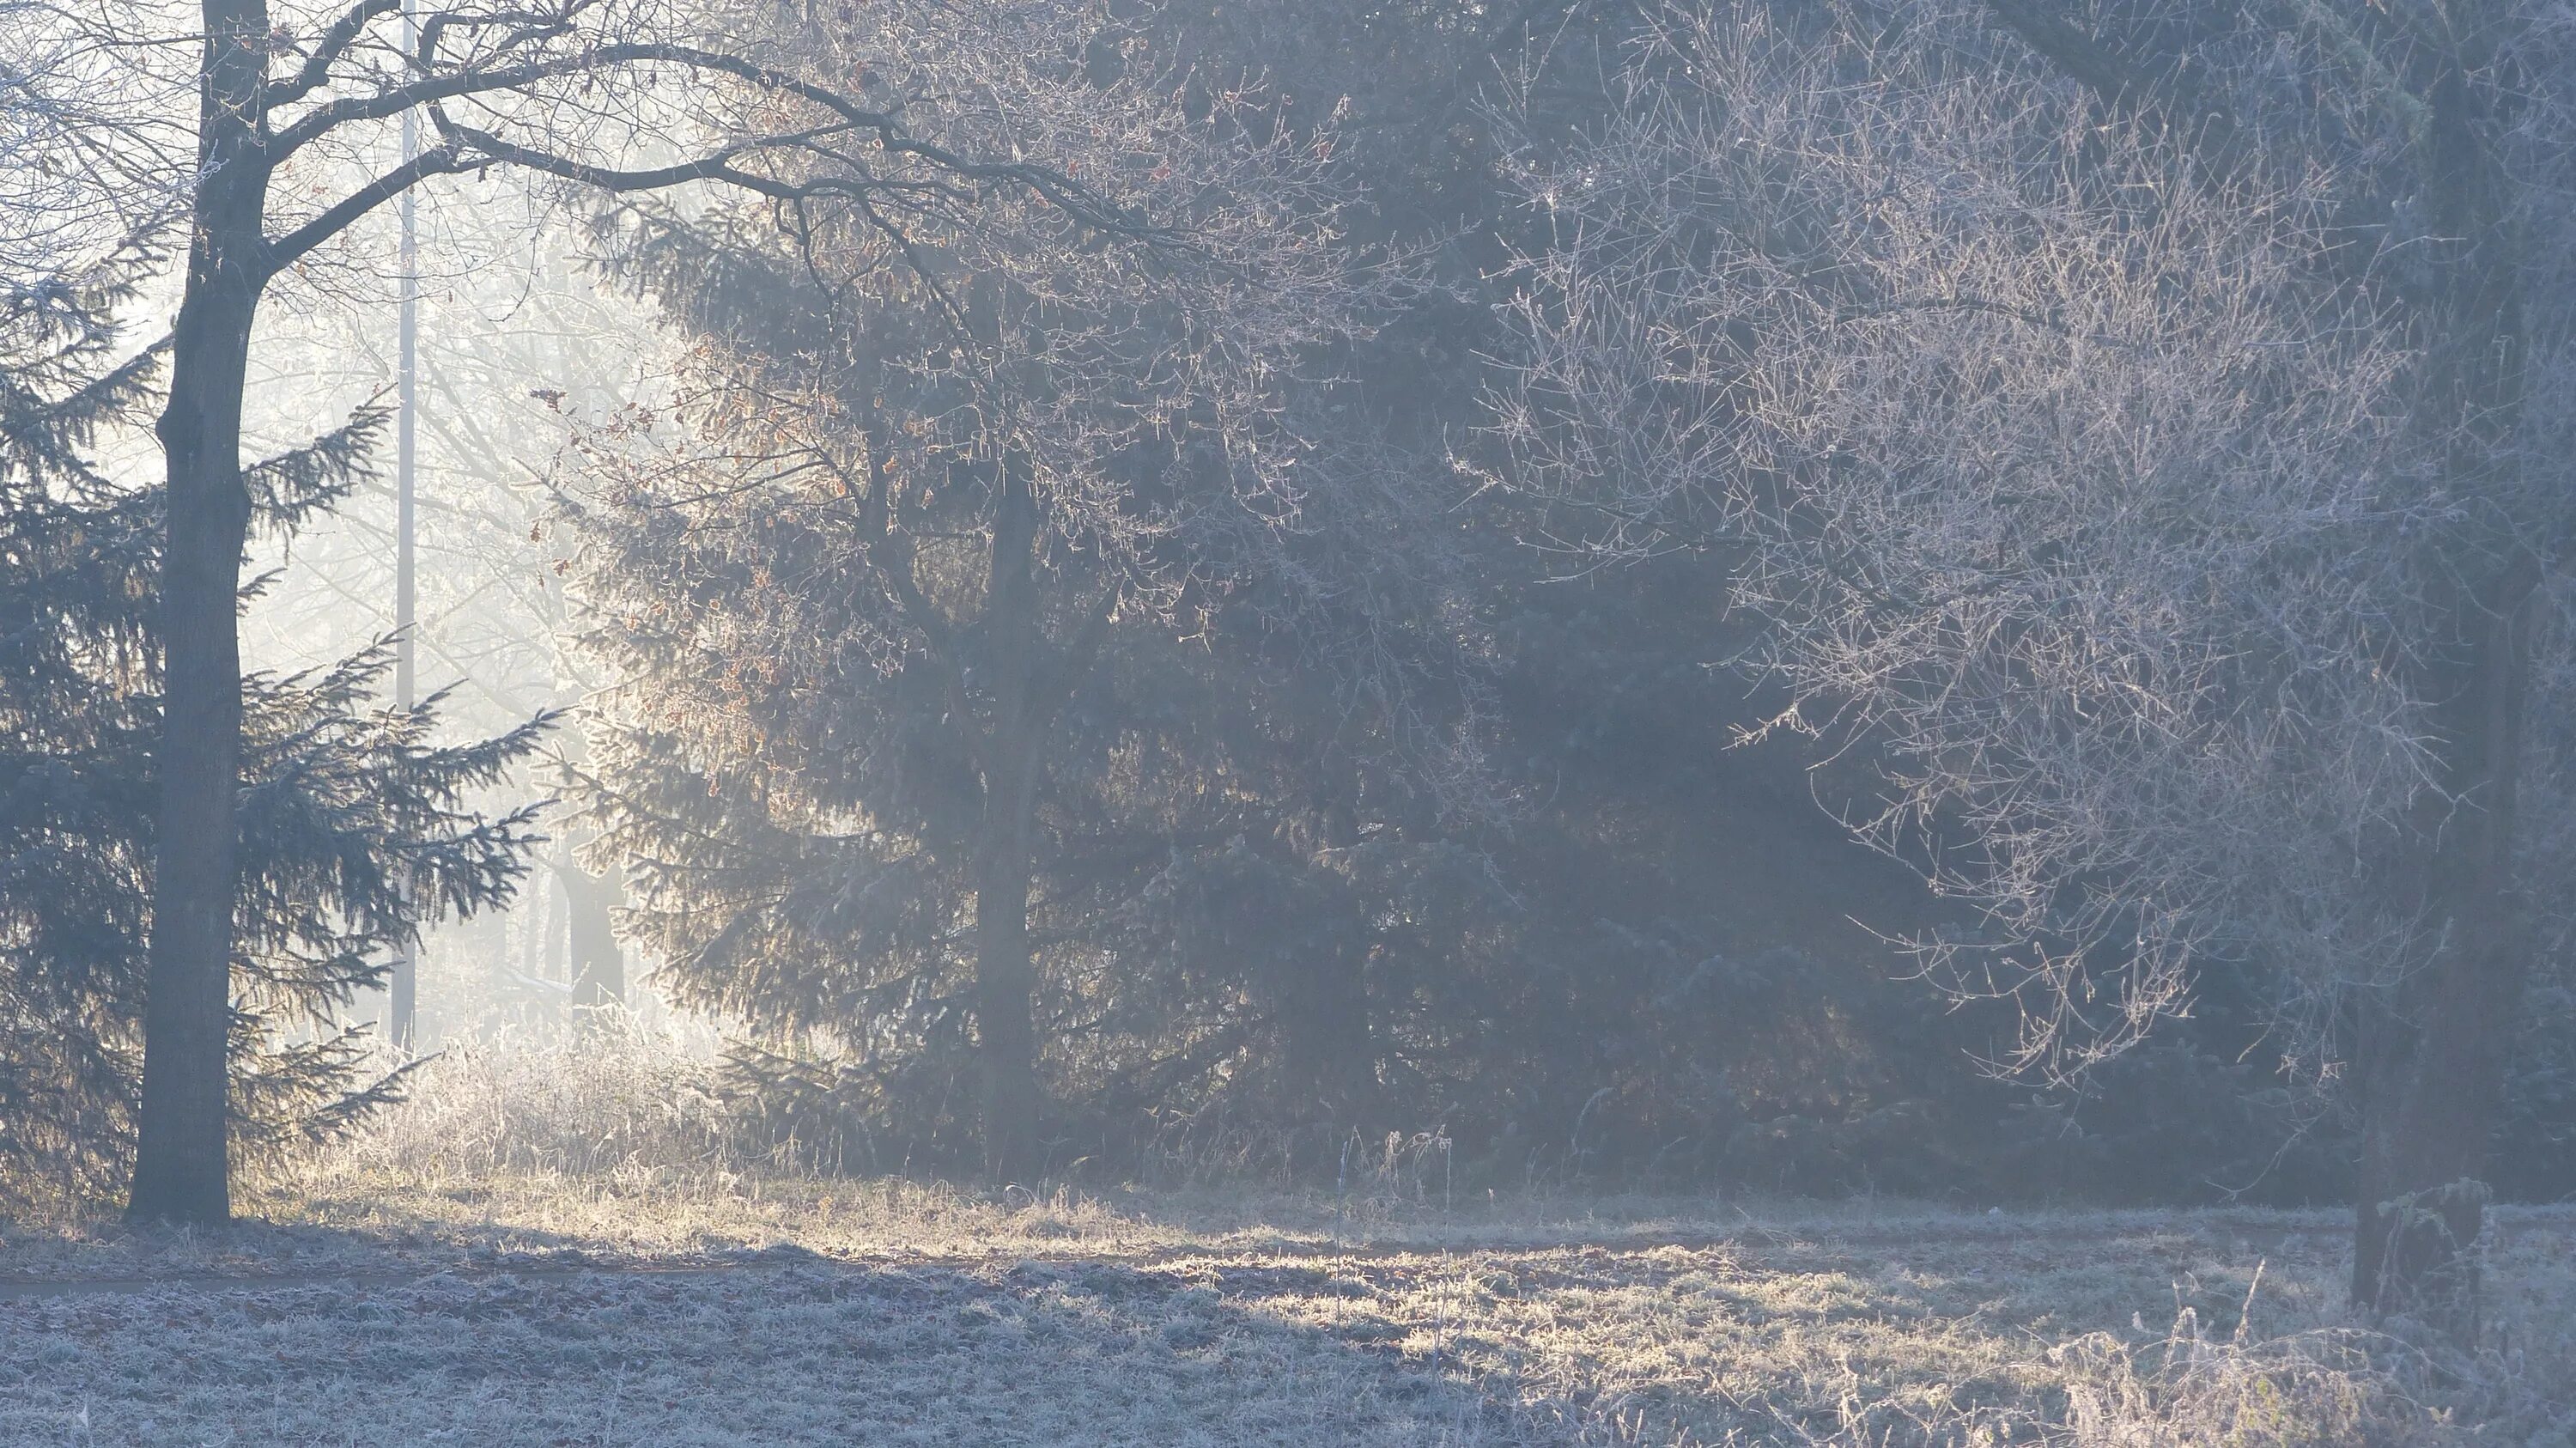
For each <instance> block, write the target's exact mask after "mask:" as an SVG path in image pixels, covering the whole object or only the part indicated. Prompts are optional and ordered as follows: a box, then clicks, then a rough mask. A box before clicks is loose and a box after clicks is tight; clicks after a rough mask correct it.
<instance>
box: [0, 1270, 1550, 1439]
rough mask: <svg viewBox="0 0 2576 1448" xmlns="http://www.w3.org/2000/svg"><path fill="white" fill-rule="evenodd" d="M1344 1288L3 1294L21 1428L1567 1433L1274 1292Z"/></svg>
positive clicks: (370, 1279)
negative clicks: (1299, 1315) (1548, 1429)
mask: <svg viewBox="0 0 2576 1448" xmlns="http://www.w3.org/2000/svg"><path fill="white" fill-rule="evenodd" d="M261 1234H262V1229H257V1228H253V1229H251V1231H250V1235H261ZM276 1245H279V1244H277V1243H276V1242H274V1241H271V1242H267V1243H264V1244H263V1246H264V1247H274V1246H276ZM313 1245H316V1246H320V1245H324V1244H313ZM344 1245H345V1244H344ZM281 1265H282V1264H280V1263H276V1262H274V1261H272V1262H270V1263H269V1264H268V1267H267V1270H268V1271H270V1272H271V1273H275V1272H276V1271H277V1269H278V1268H279V1267H280V1266H281ZM1349 1290H1350V1289H1348V1288H1346V1287H1342V1286H1337V1284H1336V1281H1335V1279H1334V1278H1333V1277H1331V1276H1330V1274H1325V1273H1321V1272H1318V1271H1315V1270H1313V1269H1307V1268H1300V1267H1262V1268H1244V1269H1239V1270H1238V1269H1223V1270H1203V1271H1196V1272H1183V1271H1173V1270H1160V1269H1152V1268H1138V1267H1132V1266H1122V1265H1118V1264H1111V1263H1098V1262H1082V1263H1035V1262H1030V1263H1018V1264H1011V1265H1004V1264H993V1265H989V1266H982V1267H971V1268H970V1267H957V1266H936V1265H924V1266H921V1267H917V1268H898V1267H887V1266H873V1267H861V1266H849V1265H829V1264H819V1263H818V1264H796V1263H788V1264H785V1265H776V1264H771V1265H761V1266H745V1267H737V1268H732V1269H722V1270H714V1269H703V1268H700V1269H691V1270H685V1271H667V1272H657V1271H631V1270H630V1271H618V1272H592V1271H584V1270H581V1269H579V1268H578V1267H575V1266H570V1265H566V1264H563V1263H560V1262H557V1263H551V1264H548V1263H543V1262H542V1261H541V1260H540V1259H537V1258H534V1257H531V1258H530V1259H528V1260H526V1261H522V1262H518V1263H513V1264H471V1265H469V1264H460V1265H458V1266H453V1267H449V1268H444V1269H438V1270H431V1271H427V1272H422V1271H419V1270H414V1271H411V1272H408V1273H393V1272H382V1271H377V1272H346V1273H338V1274H332V1273H327V1272H310V1273H304V1272H299V1273H297V1274H295V1275H294V1276H291V1277H277V1276H271V1277H269V1278H264V1279H260V1280H248V1279H240V1278H234V1279H222V1278H216V1277H209V1276H203V1275H191V1276H189V1277H187V1278H186V1279H185V1280H181V1281H176V1282H166V1283H162V1284H158V1285H155V1286H152V1287H150V1288H148V1289H144V1290H118V1291H96V1290H90V1291H81V1292H77V1293H72V1294H62V1293H56V1294H53V1295H44V1296H36V1295H21V1296H18V1297H15V1298H13V1299H10V1300H0V1341H6V1342H7V1344H8V1347H9V1350H8V1352H7V1353H6V1355H5V1359H0V1442H7V1443H10V1444H27V1445H39V1444H48V1443H64V1444H79V1445H82V1448H87V1445H89V1444H91V1443H94V1442H95V1443H118V1444H128V1443H130V1444H164V1443H167V1444H181V1443H185V1444H202V1443H219V1444H228V1443H239V1444H253V1443H258V1444H269V1443H297V1444H304V1443H313V1444H348V1445H361V1444H363V1445H379V1444H382V1445H392V1444H403V1445H410V1444H420V1443H438V1442H457V1443H473V1444H485V1443H490V1444H547V1445H572V1444H583V1445H603V1448H605V1445H621V1448H622V1445H646V1444H671V1445H737V1444H739V1445H751V1444H760V1445H774V1444H805V1443H813V1444H851V1443H867V1444H877V1443H886V1444H909V1443H923V1444H927V1443H943V1444H946V1443H978V1444H1000V1443H1028V1444H1054V1443H1101V1442H1120V1443H1157V1444H1166V1443H1169V1444H1269V1443H1277V1444H1291V1443H1294V1444H1317V1443H1354V1444H1381V1443H1383V1444H1438V1443H1449V1444H1464V1443H1492V1444H1505V1443H1509V1444H1520V1443H1534V1442H1543V1441H1560V1440H1557V1439H1555V1438H1553V1437H1552V1436H1551V1435H1549V1434H1547V1433H1543V1432H1541V1431H1540V1430H1539V1429H1538V1428H1537V1427H1536V1426H1535V1425H1534V1424H1532V1423H1530V1422H1528V1421H1526V1420H1518V1419H1516V1418H1515V1415H1514V1414H1513V1413H1511V1412H1510V1411H1509V1410H1508V1409H1506V1408H1504V1407H1503V1406H1501V1405H1499V1404H1497V1403H1493V1402H1489V1401H1487V1400H1485V1399H1484V1398H1482V1397H1480V1396H1479V1395H1478V1394H1477V1393H1476V1392H1474V1391H1472V1390H1471V1389H1469V1388H1467V1387H1464V1386H1462V1385H1460V1384H1458V1383H1455V1382H1452V1381H1448V1380H1446V1379H1444V1378H1443V1377H1442V1376H1441V1375H1440V1374H1437V1373H1434V1372H1431V1371H1429V1370H1428V1367H1427V1365H1425V1364H1421V1363H1417V1362H1413V1361H1409V1360H1408V1359H1407V1357H1406V1356H1405V1353H1404V1351H1403V1349H1402V1347H1401V1344H1400V1339H1401V1337H1402V1333H1403V1329H1401V1328H1400V1327H1398V1326H1396V1325H1395V1324H1392V1323H1389V1322H1387V1321H1385V1320H1384V1319H1381V1318H1379V1317H1377V1316H1376V1315H1374V1314H1372V1313H1371V1312H1369V1311H1368V1310H1367V1309H1366V1305H1365V1304H1364V1303H1361V1302H1358V1301H1353V1302H1352V1303H1351V1304H1350V1307H1351V1311H1349V1312H1348V1313H1347V1314H1345V1315H1344V1320H1343V1321H1342V1322H1341V1323H1339V1324H1335V1323H1333V1322H1331V1321H1329V1320H1326V1321H1322V1322H1315V1321H1306V1322H1299V1321H1293V1320H1291V1317H1290V1316H1289V1315H1287V1314H1282V1313H1279V1312H1275V1311H1269V1310H1264V1306H1263V1304H1264V1303H1266V1302H1267V1301H1269V1300H1270V1299H1274V1298H1278V1297H1281V1296H1292V1297H1295V1298H1297V1299H1298V1300H1299V1301H1300V1302H1301V1303H1303V1304H1305V1305H1307V1306H1308V1307H1309V1308H1311V1307H1312V1304H1313V1303H1314V1301H1315V1300H1316V1299H1318V1298H1329V1297H1331V1296H1332V1295H1333V1294H1335V1293H1344V1294H1347V1293H1348V1292H1349ZM1308 1315H1309V1316H1311V1315H1312V1314H1311V1312H1309V1314H1308Z"/></svg>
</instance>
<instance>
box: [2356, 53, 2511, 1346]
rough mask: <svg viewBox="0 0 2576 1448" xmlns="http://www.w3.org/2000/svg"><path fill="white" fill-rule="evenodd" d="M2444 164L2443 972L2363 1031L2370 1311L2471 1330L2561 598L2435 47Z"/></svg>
mask: <svg viewBox="0 0 2576 1448" xmlns="http://www.w3.org/2000/svg"><path fill="white" fill-rule="evenodd" d="M2415 59H2416V60H2417V61H2418V62H2419V65H2420V69H2419V70H2418V72H2417V74H2416V75H2415V76H2414V77H2413V79H2414V81H2415V83H2416V86H2417V88H2418V89H2419V91H2420V93H2421V94H2423V95H2424V96H2425V97H2426V99H2427V102H2428V106H2427V117H2428V119H2427V130H2426V137H2425V142H2424V145H2423V148H2422V156H2423V163H2424V169H2423V173H2422V174H2423V178H2424V202H2425V223H2426V225H2425V232H2426V234H2425V236H2424V237H2423V238H2422V242H2423V247H2424V250H2425V251H2426V253H2427V254H2428V256H2429V258H2430V259H2431V261H2432V263H2433V266H2432V270H2431V276H2432V285H2431V287H2430V288H2429V290H2428V292H2427V293H2426V295H2425V296H2424V297H2423V298H2422V300H2421V302H2420V304H2419V305H2420V313H2419V318H2418V326H2419V328H2420V329H2421V335H2422V338H2423V345H2424V349H2425V355H2426V358H2427V362H2428V368H2427V389H2426V393H2425V398H2424V402H2423V404H2422V406H2423V419H2422V420H2423V422H2424V424H2425V426H2426V428H2427V432H2428V435H2429V436H2431V437H2434V438H2436V439H2440V440H2441V441H2442V442H2443V443H2444V444H2445V445H2446V446H2447V447H2448V448H2449V449H2450V450H2451V453H2452V456H2451V459H2450V462H2449V472H2450V475H2451V477H2450V480H2451V490H2452V493H2453V496H2455V497H2456V498H2458V499H2459V500H2460V501H2461V503H2462V504H2463V505H2464V509H2463V511H2464V513H2465V514H2466V522H2465V524H2464V526H2463V528H2462V531H2461V533H2460V535H2459V536H2458V537H2456V538H2453V539H2450V540H2447V541H2448V543H2449V545H2450V546H2449V547H2448V548H2447V549H2446V551H2445V557H2444V559H2443V562H2444V563H2446V564H2447V565H2448V567H2449V569H2450V570H2451V572H2452V573H2453V575H2454V577H2455V578H2456V579H2457V580H2458V581H2456V582H2454V583H2453V584H2452V585H2451V587H2450V589H2449V598H2448V599H2447V601H2446V603H2447V606H2446V608H2445V609H2444V610H2443V611H2444V613H2445V614H2446V615H2447V617H2446V621H2445V623H2444V624H2443V626H2442V627H2441V629H2440V631H2439V633H2438V635H2437V636H2436V637H2434V638H2432V639H2429V640H2426V641H2425V643H2426V645H2427V649H2426V653H2427V655H2428V662H2427V664H2426V667H2425V669H2424V678H2423V681H2422V685H2421V688H2422V692H2423V697H2424V698H2425V700H2426V702H2427V703H2428V704H2429V705H2430V706H2431V708H2432V711H2433V723H2434V731H2435V735H2436V741H2437V748H2438V751H2439V755H2440V760H2441V779H2440V781H2439V783H2440V789H2439V791H2438V792H2435V793H2430V794H2428V796H2427V797H2426V799H2425V800H2424V801H2423V802H2422V804H2421V806H2420V809H2419V814H2418V818H2417V821H2416V823H2415V834H2416V836H2417V838H2418V839H2419V840H2420V841H2422V851H2423V854H2422V872H2423V878H2422V883H2421V890H2422V895H2421V901H2422V905H2421V910H2420V917H2421V920H2422V923H2423V926H2424V928H2425V929H2426V930H2427V932H2428V938H2429V939H2430V941H2431V950H2430V953H2429V956H2428V958H2427V960H2426V961H2425V963H2424V964H2423V965H2422V966H2421V967H2420V968H2418V969H2417V970H2416V971H2415V973H2414V974H2413V975H2412V976H2411V977H2410V978H2409V979H2407V980H2406V981H2404V982H2402V983H2401V984H2400V985H2399V987H2398V988H2397V990H2396V992H2395V994H2394V998H2393V999H2391V1000H2388V1001H2385V1002H2374V1003H2372V1004H2371V1005H2370V1006H2369V1007H2367V1008H2366V1012H2365V1016H2364V1019H2363V1020H2362V1021H2361V1023H2360V1039H2359V1040H2358V1041H2357V1042H2356V1043H2355V1044H2356V1047H2357V1060H2356V1063H2355V1064H2356V1070H2357V1075H2358V1077H2359V1081H2358V1085H2359V1089H2360V1093H2361V1113H2362V1143H2361V1161H2360V1163H2359V1167H2360V1171H2359V1178H2358V1183H2357V1185H2358V1191H2357V1193H2356V1196H2355V1209H2356V1212H2357V1218H2356V1221H2355V1224H2354V1225H2355V1237H2354V1250H2353V1270H2352V1297H2353V1302H2354V1303H2355V1304H2356V1305H2357V1306H2360V1307H2363V1308H2364V1309H2365V1310H2368V1311H2372V1312H2375V1313H2380V1314H2383V1315H2384V1314H2389V1313H2401V1312H2402V1313H2404V1314H2406V1315H2408V1316H2412V1317H2416V1318H2419V1319H2422V1320H2425V1321H2428V1322H2431V1323H2433V1324H2435V1325H2437V1326H2440V1327H2443V1328H2446V1329H2448V1330H2450V1331H2453V1332H2455V1333H2461V1334H2466V1333H2469V1332H2473V1331H2474V1330H2475V1328H2476V1325H2477V1298H2478V1291H2477V1289H2478V1283H2477V1274H2476V1260H2475V1258H2474V1256H2473V1255H2472V1248H2473V1247H2474V1244H2475V1243H2476V1241H2477V1238H2478V1234H2479V1231H2480V1229H2481V1227H2482V1226H2483V1224H2484V1217H2485V1202H2486V1197H2487V1189H2486V1186H2485V1184H2484V1182H2483V1181H2481V1180H2480V1178H2481V1177H2483V1176H2484V1174H2485V1171H2486V1156H2487V1143H2488V1141H2489V1139H2490V1138H2491V1137H2492V1136H2493V1135H2494V1133H2495V1127H2496V1121H2497V1116H2498V1113H2499V1110H2500V1108H2501V1104H2502V1097H2503V1090H2504V1069H2505V1061H2506V1056H2507V1053H2508V1051H2509V1049H2510V1046H2511V1044H2512V1040H2513V1018H2514V1013H2515V1012H2516V1011H2517V1010H2518V1009H2519V1008H2520V1007H2521V1004H2522V995H2523V989H2524V986H2525V983H2526V981H2527V980H2528V978H2529V975H2530V967H2531V952H2532V938H2531V931H2530V927H2529V924H2528V910H2527V909H2526V907H2525V905H2524V903H2523V901H2522V900H2521V898H2520V896H2519V895H2518V893H2517V892H2516V890H2515V881H2514V864H2515V860H2514V843H2515V840H2514V835H2515V828H2514V825H2515V821H2514V804H2515V798H2514V797H2515V792H2516V785H2517V782H2518V776H2519V773H2520V768H2521V762H2522V724H2523V708H2524V699H2525V696H2526V695H2527V693H2528V692H2529V682H2530V673H2531V622H2532V613H2533V609H2534V594H2535V589H2536V587H2537V584H2538V582H2539V575H2538V569H2537V567H2536V563H2537V560H2536V559H2535V558H2534V557H2532V556H2531V555H2530V553H2529V551H2528V550H2529V548H2530V546H2531V542H2530V540H2525V539H2522V538H2518V537H2516V536H2514V535H2513V532H2512V521H2511V519H2512V512H2511V509H2510V506H2509V505H2508V506H2504V507H2496V506H2494V505H2493V503H2492V501H2491V500H2494V499H2497V498H2498V497H2499V496H2500V495H2501V496H2503V497H2506V498H2509V497H2510V495H2511V490H2512V489H2513V488H2514V487H2515V486H2516V483H2517V478H2516V477H2515V472H2516V470H2517V464H2516V463H2515V462H2514V461H2513V453H2514V448H2515V444H2516V443H2517V442H2518V441H2519V438H2518V436H2517V434H2518V433H2519V431H2520V428H2521V419H2522V407H2523V403H2524V390H2525V388H2526V386H2527V385H2528V384H2527V379H2526V377H2525V373H2524V356H2525V351H2526V346H2527V343H2526V339H2525V337H2524V335H2523V333H2524V325H2525V324H2524V307H2523V296H2522V287H2523V277H2522V258H2521V257H2520V255H2519V254H2518V246H2517V240H2518V234H2517V230H2516V228H2517V226H2518V222H2517V220H2516V217H2515V210H2516V208H2515V204H2514V201H2513V198H2512V182H2511V179H2510V178H2509V177H2508V176H2507V175H2506V174H2505V171H2504V165H2503V160H2502V158H2501V157H2500V156H2498V155H2497V154H2496V152H2495V149H2494V147H2493V145H2492V143H2491V141H2490V139H2489V138H2488V136H2487V135H2486V128H2487V127H2488V125H2489V124H2490V123H2492V122H2493V121H2494V120H2495V117H2494V116H2492V115H2491V114H2489V113H2487V112H2488V108H2487V107H2485V106H2484V105H2482V104H2481V102H2480V100H2479V97H2478V93H2477V91H2476V90H2475V88H2474V87H2473V86H2472V85H2471V83H2470V81H2469V79H2468V71H2469V69H2470V63H2469V61H2468V60H2467V59H2465V58H2464V57H2463V56H2462V55H2460V54H2458V53H2445V52H2438V51H2426V52H2422V53H2420V54H2419V55H2417V56H2416V57H2415Z"/></svg>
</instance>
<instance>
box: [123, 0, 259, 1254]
mask: <svg viewBox="0 0 2576 1448" xmlns="http://www.w3.org/2000/svg"><path fill="white" fill-rule="evenodd" d="M203 13H204V18H205V27H206V41H205V56H204V60H203V64H202V68H201V72H200V87H201V89H200V94H199V111H198V156H199V162H200V166H199V181H198V187H197V196H196V201H195V206H194V215H193V218H192V219H193V222H194V225H193V228H192V234H191V238H190V243H189V249H188V275H187V285H186V291H185V293H184V294H183V296H182V299H181V302H180V307H179V317H178V322H177V324H176V328H175V331H174V335H173V337H172V346H171V353H170V393H169V400H168V403H167V405H166V407H165V408H164V410H163V412H162V414H161V419H160V423H159V426H158V429H157V430H158V432H159V434H160V439H161V446H162V451H163V454H164V456H165V458H166V459H167V462H168V466H169V501H168V518H167V523H166V527H167V530H168V531H167V537H166V546H165V552H164V554H163V559H162V580H161V594H162V597H161V607H162V651H163V652H162V670H163V703H162V709H163V713H162V729H163V737H162V748H161V757H160V759H159V760H158V761H157V762H158V765H159V770H160V781H159V785H160V818H159V819H158V821H157V822H156V825H155V834H154V840H155V849H156V854H155V861H154V869H153V877H152V939H151V943H150V951H149V958H148V967H147V975H146V984H145V992H146V994H145V999H144V1012H143V1032H144V1045H143V1090H142V1100H141V1103H140V1107H139V1111H138V1117H137V1123H136V1140H135V1166H134V1185H133V1191H132V1195H131V1197H130V1198H129V1200H128V1203H127V1208H126V1215H127V1217H128V1218H129V1219H130V1220H136V1221H167V1222H182V1223H191V1224H215V1223H221V1222H225V1221H228V1220H230V1218H231V1216H232V1185H231V1164H230V1149H229V1148H230V1143H229V1140H228V1126H227V1123H228V1119H229V1111H228V1109H227V1108H228V1097H229V1080H230V1073H229V1070H228V1062H227V1055H228V1045H229V1040H228V1037H229V1026H230V1018H231V977H232V950H233V902H234V894H235V887H236V883H237V875H238V866H239V862H238V855H239V831H238V828H237V821H236V814H237V810H238V794H239V789H240V774H241V639H240V627H239V618H238V615H237V613H236V611H235V610H236V609H237V607H238V604H239V594H240V585H241V561H242V547H243V543H244V541H245V538H246V536H247V532H248V529H249V525H250V494H249V492H248V490H247V489H246V488H245V486H244V482H243V478H242V465H241V414H242V390H243V385H244V380H245V377H246V374H247V370H248V365H249V358H250V334H251V323H252V319H253V317H254V315H255V313H256V311H257V309H258V303H259V293H260V288H261V286H262V285H263V284H264V283H265V281H266V276H265V274H264V272H263V270H262V268H263V267H264V265H265V257H264V255H263V253H264V249H265V248H264V238H263V229H262V228H263V221H264V217H265V213H266V209H267V192H268V158H267V156H266V154H265V146H266V139H267V138H266V128H265V125H264V123H263V121H262V119H261V114H260V107H261V86H262V77H263V72H264V71H265V69H266V67H267V64H268V29H269V23H268V6H267V4H266V3H265V0H205V4H204V7H203Z"/></svg>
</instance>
